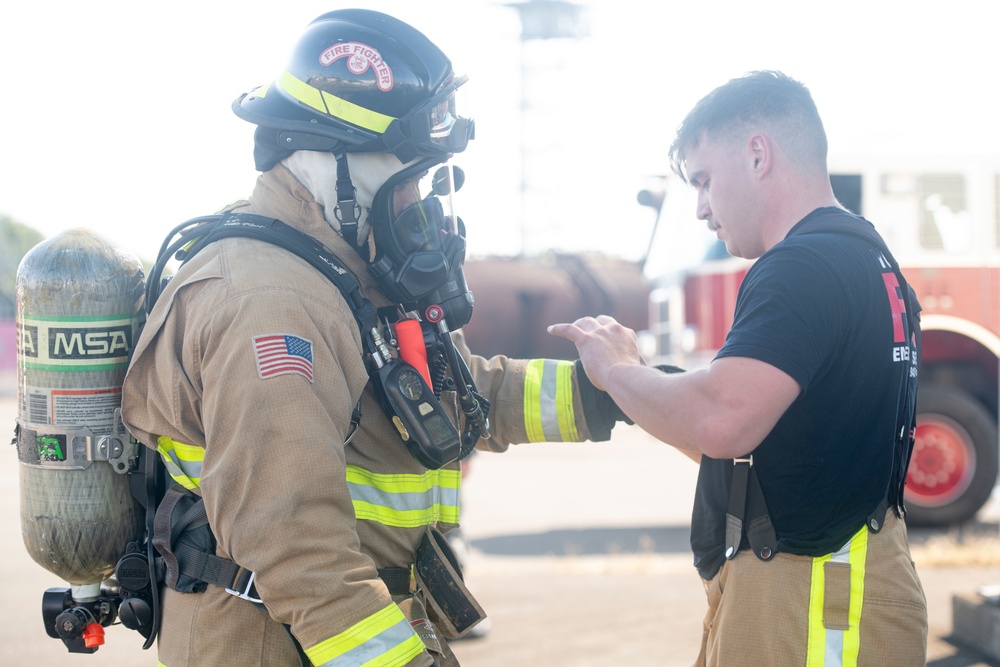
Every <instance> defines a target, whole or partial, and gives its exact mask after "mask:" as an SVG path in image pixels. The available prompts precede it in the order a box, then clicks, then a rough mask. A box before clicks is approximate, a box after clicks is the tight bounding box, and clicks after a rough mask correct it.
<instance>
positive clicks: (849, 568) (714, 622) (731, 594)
mask: <svg viewBox="0 0 1000 667" xmlns="http://www.w3.org/2000/svg"><path fill="white" fill-rule="evenodd" d="M705 592H706V594H707V596H708V613H707V614H706V616H705V624H704V629H703V635H702V646H701V653H700V655H699V656H698V660H697V662H696V663H695V665H696V667H702V666H704V667H734V666H735V667H743V666H748V667H749V666H754V667H756V666H757V665H767V666H768V667H783V666H785V665H787V666H789V667H792V666H794V667H818V666H820V665H822V666H823V667H833V666H836V665H844V666H845V667H847V666H854V665H856V666H858V667H868V666H871V667H897V666H898V667H923V666H924V665H925V664H926V654H927V611H926V601H925V598H924V591H923V588H922V587H921V585H920V580H919V579H918V578H917V574H916V570H915V569H914V566H913V562H912V560H911V559H910V550H909V546H908V544H907V539H906V525H905V523H904V522H903V521H902V520H901V519H899V518H897V517H896V515H895V513H894V512H893V511H892V510H889V511H888V512H886V516H885V526H884V527H883V528H882V530H881V531H880V532H879V533H877V534H874V533H871V532H870V531H869V529H868V527H867V526H865V527H864V528H862V529H861V530H860V531H858V532H857V533H856V534H855V535H854V537H852V538H851V540H850V541H849V542H848V543H847V544H845V545H844V546H843V547H842V548H841V549H840V550H839V551H838V552H837V553H834V554H829V555H827V556H821V557H817V558H811V557H809V556H795V555H792V554H786V553H780V552H779V553H778V554H776V555H775V556H774V557H773V558H771V559H770V560H768V561H762V560H760V559H759V558H757V557H756V556H755V555H754V554H753V553H752V552H751V551H749V550H744V551H741V552H739V553H738V554H737V555H736V556H735V557H734V558H732V559H731V560H727V561H726V562H725V564H723V566H722V569H721V570H719V572H718V574H716V575H715V577H714V578H713V579H712V580H711V581H706V582H705Z"/></svg>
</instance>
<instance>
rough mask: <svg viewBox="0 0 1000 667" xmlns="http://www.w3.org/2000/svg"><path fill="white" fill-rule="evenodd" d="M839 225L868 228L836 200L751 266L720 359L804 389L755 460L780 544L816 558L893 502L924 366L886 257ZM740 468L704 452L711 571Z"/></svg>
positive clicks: (705, 536)
mask: <svg viewBox="0 0 1000 667" xmlns="http://www.w3.org/2000/svg"><path fill="white" fill-rule="evenodd" d="M832 225H843V226H845V227H849V226H853V227H855V228H859V227H867V228H868V230H869V233H871V230H872V227H871V224H870V223H869V222H867V221H866V220H864V219H862V218H859V217H857V216H854V215H851V214H850V213H848V212H846V211H843V210H841V209H837V208H821V209H817V210H816V211H813V212H812V213H810V214H809V215H808V216H806V217H805V218H804V219H803V220H801V221H800V222H799V223H798V224H796V226H795V227H793V228H792V230H791V231H790V232H789V234H788V236H787V237H786V238H785V239H784V240H782V241H781V242H780V243H778V244H777V245H775V246H774V247H773V248H771V249H770V250H768V251H767V252H766V253H764V254H763V255H762V256H761V257H760V258H759V259H758V260H757V262H756V263H755V264H754V265H753V266H752V267H751V268H750V270H749V271H748V272H747V275H746V277H745V278H744V280H743V283H742V285H741V286H740V291H739V295H738V297H737V302H736V312H735V316H734V322H733V327H732V329H731V330H730V332H729V334H728V335H727V337H726V342H725V344H724V345H723V347H722V349H721V350H720V351H719V353H718V355H717V357H716V358H721V357H747V358H752V359H758V360H760V361H764V362H766V363H768V364H771V365H772V366H774V367H776V368H778V369H780V370H782V371H784V372H785V373H787V374H788V375H790V376H791V377H792V378H794V379H795V381H796V382H798V384H799V386H800V387H801V389H802V391H801V393H800V394H799V396H798V398H797V399H796V400H795V401H794V402H793V403H792V405H791V406H790V407H789V408H788V410H787V411H786V412H785V414H784V415H783V416H782V417H781V419H780V420H779V421H778V423H777V425H776V426H775V427H774V429H773V430H772V431H771V433H769V434H768V436H767V437H766V438H765V439H764V441H763V442H761V444H760V445H759V446H758V447H757V448H756V449H755V450H754V452H753V457H754V459H753V460H754V468H755V469H756V472H757V476H758V478H759V480H760V485H761V489H762V491H763V494H764V498H765V501H766V502H767V506H768V510H769V513H770V516H771V521H772V523H773V525H774V528H775V532H776V533H777V537H778V550H779V551H785V552H789V553H794V554H804V555H810V556H820V555H824V554H827V553H831V552H833V551H836V550H837V549H838V548H840V547H841V546H842V545H843V544H844V543H845V542H846V541H847V540H848V539H849V538H850V537H851V535H853V534H854V533H855V532H857V531H858V530H859V529H860V528H861V526H862V525H863V524H864V522H865V519H866V518H867V516H868V515H869V514H871V513H872V511H873V510H874V509H875V508H876V507H877V506H878V504H879V502H880V501H881V500H882V499H883V498H885V497H886V494H887V491H888V492H889V499H890V502H895V500H896V497H895V496H896V493H895V488H891V489H890V487H895V484H890V481H891V480H894V479H897V478H898V476H899V475H900V469H901V467H902V464H901V462H900V460H899V459H900V458H902V457H901V456H900V455H899V454H896V453H895V452H896V438H895V432H896V425H897V420H898V419H899V410H898V407H897V406H898V404H899V402H900V395H901V394H900V389H901V386H903V382H904V380H905V378H906V377H907V376H909V375H910V374H911V370H913V369H914V368H915V364H916V351H915V347H916V341H915V340H914V338H913V336H912V335H911V333H910V332H909V330H908V324H907V317H906V314H905V305H904V302H903V300H902V292H901V290H900V289H899V288H898V287H896V286H897V284H898V281H897V279H896V275H895V273H894V272H893V270H892V268H891V267H890V265H889V263H888V262H887V260H886V257H885V256H884V255H883V253H882V252H881V251H880V250H879V249H878V247H876V246H875V245H873V244H872V243H870V242H869V241H866V240H865V239H863V238H858V237H857V236H855V235H851V234H848V233H844V232H840V231H830V230H829V229H828V228H829V227H831V226H832ZM914 308H917V306H914ZM901 311H904V312H901ZM910 342H912V343H913V344H912V345H911V344H910ZM913 382H914V383H915V379H914V380H913ZM911 386H912V385H911ZM904 402H905V401H904ZM911 402H912V401H911ZM732 469H733V463H732V460H731V459H725V460H717V459H711V458H708V457H703V458H702V463H701V470H700V471H699V476H698V486H697V491H696V494H695V504H694V512H693V517H692V529H691V546H692V549H693V551H694V555H695V566H696V567H697V568H698V571H699V573H701V575H702V577H704V578H706V579H710V578H711V577H713V576H715V573H716V572H717V571H718V569H719V568H720V567H721V566H722V563H723V561H724V555H723V553H724V549H725V546H724V545H725V525H726V518H725V517H726V508H727V505H728V501H729V486H730V480H731V478H732ZM745 545H746V538H744V546H745Z"/></svg>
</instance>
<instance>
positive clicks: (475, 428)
mask: <svg viewBox="0 0 1000 667" xmlns="http://www.w3.org/2000/svg"><path fill="white" fill-rule="evenodd" d="M438 331H440V333H441V340H442V343H443V344H444V350H445V354H446V355H447V357H448V365H449V366H450V367H451V369H452V377H453V378H454V379H455V389H456V391H457V392H458V401H459V403H460V404H461V406H462V412H463V413H464V414H465V431H464V432H463V433H462V449H463V451H464V450H465V449H466V448H468V449H470V450H471V448H472V446H474V445H475V442H476V440H478V439H479V438H482V439H484V440H485V439H487V438H489V437H490V422H489V419H488V418H487V415H486V413H485V412H484V410H483V404H482V402H480V400H479V399H478V398H477V396H478V395H479V394H478V392H476V390H475V383H474V381H473V379H472V373H471V372H470V371H469V369H468V366H466V365H465V361H464V360H463V359H462V357H461V355H459V354H458V350H457V349H455V343H454V341H453V340H452V339H451V335H450V332H449V331H448V324H447V323H446V322H445V320H444V319H443V318H442V319H441V321H439V322H438ZM486 409H487V410H488V409H489V407H488V405H487V408H486Z"/></svg>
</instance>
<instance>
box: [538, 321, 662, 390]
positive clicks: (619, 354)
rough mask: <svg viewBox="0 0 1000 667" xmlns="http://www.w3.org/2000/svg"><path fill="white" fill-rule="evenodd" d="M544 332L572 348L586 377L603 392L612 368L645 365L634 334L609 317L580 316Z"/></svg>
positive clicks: (554, 325)
mask: <svg viewBox="0 0 1000 667" xmlns="http://www.w3.org/2000/svg"><path fill="white" fill-rule="evenodd" d="M548 332H549V333H550V334H552V335H553V336H559V337H560V338H565V339H566V340H568V341H570V342H571V343H573V344H574V345H576V349H577V350H578V351H579V353H580V360H581V361H582V362H583V367H584V368H585V369H586V370H587V377H588V378H590V381H591V382H592V383H593V384H594V386H595V387H597V388H598V389H601V390H604V391H606V390H607V386H608V374H609V373H610V371H611V369H612V367H614V366H615V365H617V364H629V365H645V361H643V358H642V355H641V354H639V341H638V338H637V337H636V335H635V332H634V331H632V330H631V329H629V328H628V327H626V326H623V325H621V324H619V323H618V321H617V320H615V318H613V317H609V316H607V315H598V316H597V317H596V318H595V317H582V318H580V319H578V320H577V321H576V322H573V323H572V324H565V323H564V324H553V325H552V326H550V327H549V328H548Z"/></svg>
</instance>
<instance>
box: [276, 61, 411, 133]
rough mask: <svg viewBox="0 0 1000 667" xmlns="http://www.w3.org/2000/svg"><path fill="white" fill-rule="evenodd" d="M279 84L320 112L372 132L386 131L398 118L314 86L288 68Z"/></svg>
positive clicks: (279, 79)
mask: <svg viewBox="0 0 1000 667" xmlns="http://www.w3.org/2000/svg"><path fill="white" fill-rule="evenodd" d="M278 85H279V86H281V88H282V90H284V91H285V92H286V93H288V94H289V95H291V96H292V97H294V98H295V99H297V100H298V101H299V102H302V104H305V105H306V106H310V107H312V108H313V109H315V110H316V111H319V112H320V113H324V114H326V115H328V116H333V117H334V118H339V119H340V120H346V121H347V122H348V123H351V124H353V125H357V126H359V127H363V128H364V129H366V130H371V131H372V132H378V133H379V134H381V133H382V132H385V129H386V128H387V127H389V123H391V122H392V121H394V120H396V119H395V118H393V117H392V116H387V115H385V114H382V113H379V112H377V111H372V110H371V109H366V108H364V107H363V106H360V105H358V104H354V103H353V102H348V101H347V100H345V99H343V98H340V97H337V96H336V95H331V94H330V93H328V92H326V91H324V90H320V89H319V88H314V87H313V86H310V85H309V84H308V83H306V82H305V81H302V80H301V79H299V78H298V77H296V76H295V75H294V74H292V73H291V72H289V71H288V70H285V72H284V73H283V74H282V75H281V76H279V77H278Z"/></svg>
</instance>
